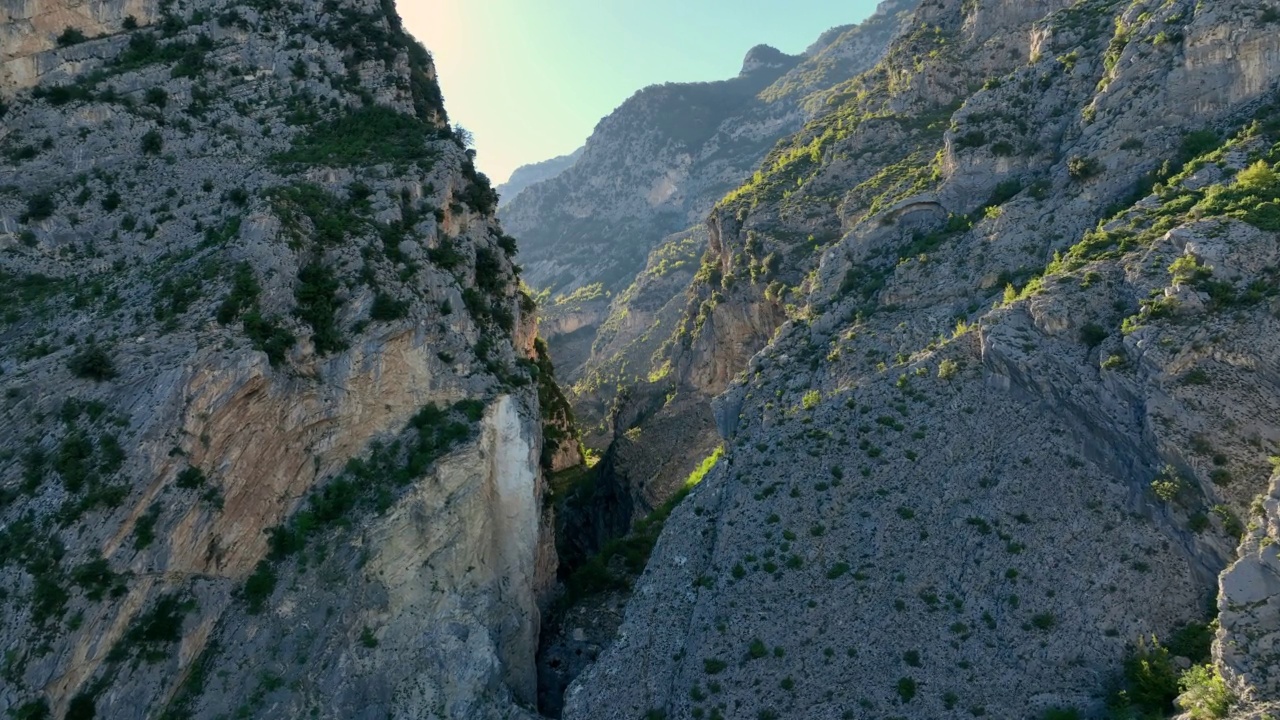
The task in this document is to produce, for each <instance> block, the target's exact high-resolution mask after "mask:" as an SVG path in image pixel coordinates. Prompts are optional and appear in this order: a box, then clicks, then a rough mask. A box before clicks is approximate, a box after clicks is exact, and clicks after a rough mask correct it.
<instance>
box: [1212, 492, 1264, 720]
mask: <svg viewBox="0 0 1280 720" xmlns="http://www.w3.org/2000/svg"><path fill="white" fill-rule="evenodd" d="M1277 471H1278V472H1280V468H1277ZM1278 522H1280V474H1277V475H1275V476H1273V477H1272V478H1271V489H1270V492H1268V493H1267V494H1266V495H1264V496H1260V497H1259V498H1258V500H1257V501H1256V502H1255V503H1254V505H1253V507H1251V508H1250V514H1249V525H1250V527H1249V532H1248V534H1247V535H1246V536H1245V539H1244V542H1243V543H1242V544H1241V546H1240V559H1239V560H1237V561H1236V562H1235V563H1234V564H1233V565H1232V566H1231V567H1230V568H1228V569H1227V570H1226V571H1224V572H1223V573H1222V579H1221V584H1220V589H1219V592H1218V612H1219V616H1218V619H1219V622H1220V624H1221V628H1222V629H1221V630H1220V631H1219V633H1218V638H1217V643H1216V644H1215V656H1216V659H1217V661H1218V664H1219V666H1220V667H1222V669H1223V675H1224V676H1225V678H1226V680H1227V685H1228V687H1230V688H1231V690H1232V692H1233V693H1234V694H1235V696H1236V697H1237V698H1239V700H1240V705H1241V707H1239V708H1238V709H1237V711H1236V712H1235V713H1233V714H1232V717H1239V718H1256V719H1257V720H1262V718H1266V717H1273V716H1274V715H1275V713H1276V712H1280V677H1277V670H1278V669H1280V656H1277V640H1280V557H1277V551H1278V550H1280V548H1278V547H1277V544H1276V543H1277V542H1280V524H1278Z"/></svg>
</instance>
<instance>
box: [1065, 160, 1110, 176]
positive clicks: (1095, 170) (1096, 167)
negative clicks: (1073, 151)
mask: <svg viewBox="0 0 1280 720" xmlns="http://www.w3.org/2000/svg"><path fill="white" fill-rule="evenodd" d="M1101 172H1102V163H1101V162H1099V161H1098V160H1097V158H1092V157H1084V156H1080V155H1077V156H1075V157H1072V158H1070V159H1069V160H1067V174H1068V175H1069V176H1070V177H1071V179H1072V180H1075V181H1077V182H1083V181H1085V180H1089V179H1090V178H1093V177H1097V175H1098V174H1099V173H1101Z"/></svg>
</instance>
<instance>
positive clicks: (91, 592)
mask: <svg viewBox="0 0 1280 720" xmlns="http://www.w3.org/2000/svg"><path fill="white" fill-rule="evenodd" d="M118 577H119V576H117V575H116V574H115V573H114V572H112V570H111V564H110V563H108V562H107V561H106V559H104V558H102V557H101V556H99V557H96V558H94V559H92V560H89V561H88V562H85V563H82V564H80V565H77V566H76V567H74V568H72V570H71V582H72V584H74V585H75V586H76V587H79V588H80V589H81V590H84V591H85V597H87V598H89V599H90V600H93V601H95V602H96V601H98V600H101V599H102V598H103V597H105V596H106V593H107V591H108V590H111V589H112V587H114V586H116V581H117V579H118ZM120 589H124V588H123V586H120Z"/></svg>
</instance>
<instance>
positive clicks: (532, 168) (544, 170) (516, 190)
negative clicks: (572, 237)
mask: <svg viewBox="0 0 1280 720" xmlns="http://www.w3.org/2000/svg"><path fill="white" fill-rule="evenodd" d="M582 150H583V148H578V149H577V150H574V151H573V152H571V153H569V154H568V155H561V156H560V157H554V158H551V159H550V160H543V161H542V162H536V163H532V164H529V165H521V166H520V167H518V168H516V171H515V172H513V173H511V178H510V179H509V180H507V181H506V182H505V183H503V184H501V185H499V186H498V188H497V190H498V207H502V206H504V205H506V204H507V203H509V202H511V201H512V200H514V199H516V196H518V195H519V194H520V193H521V192H523V191H524V189H525V188H527V187H529V186H530V185H533V184H535V183H540V182H542V181H543V180H550V179H551V178H553V177H555V176H557V175H559V174H560V173H562V172H564V171H565V170H568V169H569V168H571V167H573V164H574V163H575V162H577V161H578V158H580V157H582Z"/></svg>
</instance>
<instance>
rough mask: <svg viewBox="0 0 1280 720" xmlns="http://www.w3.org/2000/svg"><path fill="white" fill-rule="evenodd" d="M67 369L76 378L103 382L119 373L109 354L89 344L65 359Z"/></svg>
mask: <svg viewBox="0 0 1280 720" xmlns="http://www.w3.org/2000/svg"><path fill="white" fill-rule="evenodd" d="M67 369H69V370H71V374H72V375H75V376H76V377H78V378H83V379H86V380H93V381H95V382H104V381H107V380H111V379H112V378H115V377H116V376H117V375H119V373H118V372H116V368H115V365H114V364H113V363H112V361H111V356H110V355H108V354H107V351H106V350H104V349H103V348H102V347H100V346H98V345H90V346H89V347H87V348H85V349H84V350H81V351H80V352H78V353H76V354H74V355H72V356H71V357H70V358H69V359H68V360H67Z"/></svg>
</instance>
